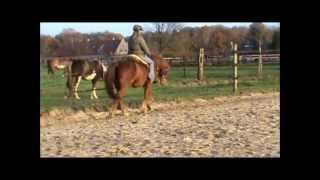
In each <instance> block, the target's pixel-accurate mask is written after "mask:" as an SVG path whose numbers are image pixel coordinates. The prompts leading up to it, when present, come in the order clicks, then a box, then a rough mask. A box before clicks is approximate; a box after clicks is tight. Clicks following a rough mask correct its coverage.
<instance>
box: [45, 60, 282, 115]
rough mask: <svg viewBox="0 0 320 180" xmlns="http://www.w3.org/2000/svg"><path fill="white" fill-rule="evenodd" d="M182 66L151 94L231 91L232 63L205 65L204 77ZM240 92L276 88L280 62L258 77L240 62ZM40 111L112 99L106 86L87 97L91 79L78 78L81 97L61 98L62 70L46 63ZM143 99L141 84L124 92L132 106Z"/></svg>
mask: <svg viewBox="0 0 320 180" xmlns="http://www.w3.org/2000/svg"><path fill="white" fill-rule="evenodd" d="M183 72H184V71H183V67H173V68H172V69H171V71H170V73H169V84H168V85H167V86H164V87H163V86H159V85H158V84H156V85H154V86H153V95H154V99H155V100H156V101H172V100H174V101H179V100H191V99H194V98H206V99H208V98H214V97H217V96H221V95H230V94H233V93H232V73H233V70H232V67H231V66H219V67H216V66H215V67H212V66H211V67H205V69H204V76H205V78H204V80H203V81H202V82H199V81H197V80H196V77H197V67H187V68H186V77H184V73H183ZM238 74H239V85H238V90H239V92H261V91H274V90H276V91H278V90H279V89H280V65H278V64H269V65H264V67H263V74H262V75H261V76H260V77H257V65H256V64H250V65H249V64H246V65H240V67H239V69H238ZM40 77H41V82H40V88H41V92H40V96H41V98H40V99H41V100H40V112H44V111H47V110H50V109H51V108H72V109H85V108H98V109H100V110H105V109H106V107H107V106H108V105H109V103H110V102H111V101H110V99H109V98H108V96H107V93H106V91H105V90H97V95H98V96H99V99H97V100H91V99H90V91H86V90H90V89H91V82H90V81H84V80H82V81H81V84H80V87H79V96H80V98H81V100H76V99H74V98H69V99H64V95H65V94H66V92H67V90H66V86H65V84H66V79H65V78H62V72H59V73H57V74H56V75H54V76H52V77H50V76H49V75H48V74H47V69H46V68H45V67H41V68H40ZM97 88H98V89H100V88H101V89H102V88H104V82H103V81H100V82H99V83H98V87H97ZM142 99H143V89H142V88H129V89H128V91H127V94H126V96H125V102H126V103H127V104H129V106H131V107H137V106H139V105H140V103H141V101H142Z"/></svg>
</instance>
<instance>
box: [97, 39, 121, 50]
mask: <svg viewBox="0 0 320 180" xmlns="http://www.w3.org/2000/svg"><path fill="white" fill-rule="evenodd" d="M121 41H122V39H115V40H112V39H111V40H105V41H104V42H103V44H102V45H101V46H100V48H99V51H100V52H101V51H102V52H104V53H110V52H112V53H114V52H115V51H116V50H117V48H118V46H119V44H120V42H121Z"/></svg>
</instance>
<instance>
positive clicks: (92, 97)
mask: <svg viewBox="0 0 320 180" xmlns="http://www.w3.org/2000/svg"><path fill="white" fill-rule="evenodd" d="M97 82H98V78H94V79H93V80H92V91H91V95H90V99H98V96H97V93H96V84H97Z"/></svg>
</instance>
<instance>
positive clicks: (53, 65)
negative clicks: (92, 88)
mask: <svg viewBox="0 0 320 180" xmlns="http://www.w3.org/2000/svg"><path fill="white" fill-rule="evenodd" d="M47 64H48V74H54V73H55V71H57V70H64V72H63V74H64V75H63V77H64V76H67V73H68V68H69V66H71V64H72V60H71V59H69V58H59V57H55V58H53V59H50V60H48V61H47Z"/></svg>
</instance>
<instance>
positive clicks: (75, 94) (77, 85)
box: [74, 76, 82, 99]
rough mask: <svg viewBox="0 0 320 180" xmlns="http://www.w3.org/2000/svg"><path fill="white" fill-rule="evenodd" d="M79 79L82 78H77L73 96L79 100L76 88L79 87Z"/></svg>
mask: <svg viewBox="0 0 320 180" xmlns="http://www.w3.org/2000/svg"><path fill="white" fill-rule="evenodd" d="M81 78H82V77H81V76H78V77H77V81H76V85H75V88H74V96H75V98H76V99H80V97H79V95H78V88H79V85H80V81H81Z"/></svg>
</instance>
